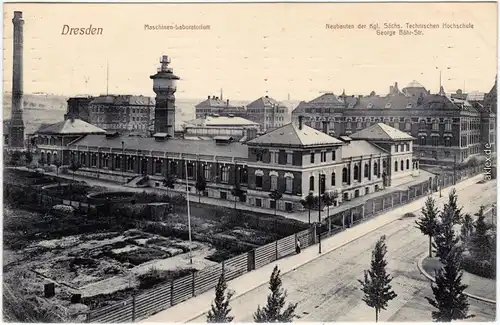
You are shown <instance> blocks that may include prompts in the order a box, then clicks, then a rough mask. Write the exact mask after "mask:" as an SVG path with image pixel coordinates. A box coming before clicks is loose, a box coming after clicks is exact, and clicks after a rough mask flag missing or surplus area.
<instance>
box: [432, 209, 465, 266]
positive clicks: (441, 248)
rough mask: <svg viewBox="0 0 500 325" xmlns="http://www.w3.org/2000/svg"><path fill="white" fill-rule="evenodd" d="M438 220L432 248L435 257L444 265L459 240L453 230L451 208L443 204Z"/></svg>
mask: <svg viewBox="0 0 500 325" xmlns="http://www.w3.org/2000/svg"><path fill="white" fill-rule="evenodd" d="M440 219H441V221H440V222H439V223H438V224H437V227H436V229H437V230H436V234H435V235H434V248H435V249H436V256H437V257H439V260H440V261H441V263H443V264H444V263H446V259H447V257H448V254H450V252H451V251H452V250H453V248H454V247H456V246H457V245H458V242H459V238H458V236H457V235H456V234H455V230H454V229H453V225H454V220H455V210H454V209H453V207H452V206H449V205H448V204H445V205H444V208H443V211H442V212H441V213H440Z"/></svg>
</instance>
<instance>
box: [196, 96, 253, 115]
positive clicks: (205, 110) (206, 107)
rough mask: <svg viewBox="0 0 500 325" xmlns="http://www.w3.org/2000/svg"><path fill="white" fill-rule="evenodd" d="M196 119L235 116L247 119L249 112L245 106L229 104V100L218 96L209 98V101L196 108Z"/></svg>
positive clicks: (206, 100)
mask: <svg viewBox="0 0 500 325" xmlns="http://www.w3.org/2000/svg"><path fill="white" fill-rule="evenodd" d="M195 112H196V118H201V117H205V116H209V115H214V114H216V115H222V116H228V115H233V116H237V117H242V118H247V110H246V108H245V107H244V106H235V105H232V104H231V103H230V102H229V99H226V100H223V99H222V98H219V97H216V96H212V97H210V96H208V97H207V99H205V100H204V101H202V102H201V103H199V104H197V105H196V106H195Z"/></svg>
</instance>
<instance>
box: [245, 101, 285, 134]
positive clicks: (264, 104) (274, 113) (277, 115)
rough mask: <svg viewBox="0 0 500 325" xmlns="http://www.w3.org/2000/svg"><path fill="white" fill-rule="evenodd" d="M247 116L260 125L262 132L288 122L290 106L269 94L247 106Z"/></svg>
mask: <svg viewBox="0 0 500 325" xmlns="http://www.w3.org/2000/svg"><path fill="white" fill-rule="evenodd" d="M246 109H247V118H248V119H249V120H251V121H254V122H256V123H258V124H259V125H260V131H261V132H267V131H269V130H272V129H275V128H278V127H281V126H283V125H285V124H288V122H289V121H288V116H289V114H288V107H286V106H285V105H283V104H282V103H281V102H278V101H277V100H276V99H274V98H271V97H269V96H267V95H266V96H263V97H260V98H258V99H256V100H254V101H253V102H251V103H250V104H248V105H247V106H246Z"/></svg>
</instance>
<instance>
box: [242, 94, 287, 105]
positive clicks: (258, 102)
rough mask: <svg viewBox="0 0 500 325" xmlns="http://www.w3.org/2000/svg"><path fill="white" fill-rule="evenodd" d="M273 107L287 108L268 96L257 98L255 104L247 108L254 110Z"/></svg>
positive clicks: (252, 103)
mask: <svg viewBox="0 0 500 325" xmlns="http://www.w3.org/2000/svg"><path fill="white" fill-rule="evenodd" d="M271 106H277V107H283V108H286V106H285V105H283V103H281V102H279V101H277V100H276V99H274V98H272V97H268V96H262V97H260V98H257V99H256V100H254V101H253V102H251V103H250V104H248V105H247V108H254V107H271Z"/></svg>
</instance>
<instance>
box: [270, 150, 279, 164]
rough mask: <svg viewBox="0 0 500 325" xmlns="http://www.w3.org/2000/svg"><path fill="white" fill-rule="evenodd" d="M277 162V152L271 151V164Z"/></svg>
mask: <svg viewBox="0 0 500 325" xmlns="http://www.w3.org/2000/svg"><path fill="white" fill-rule="evenodd" d="M277 163H279V153H278V152H271V164H277Z"/></svg>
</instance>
